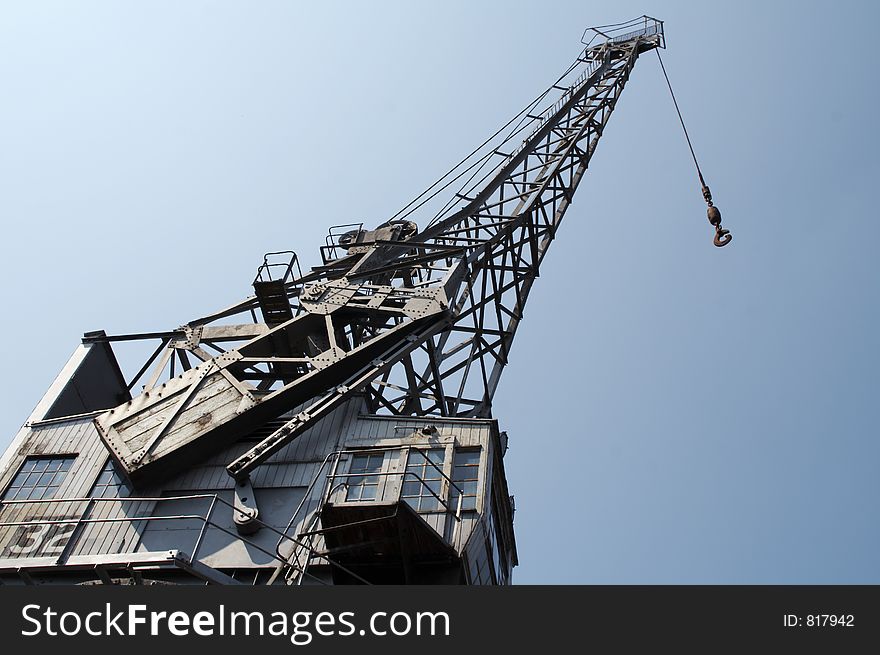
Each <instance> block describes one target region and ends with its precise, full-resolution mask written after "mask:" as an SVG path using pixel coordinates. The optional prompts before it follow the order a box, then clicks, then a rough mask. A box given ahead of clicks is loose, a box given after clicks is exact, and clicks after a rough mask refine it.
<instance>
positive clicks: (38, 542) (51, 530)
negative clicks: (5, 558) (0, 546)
mask: <svg viewBox="0 0 880 655" xmlns="http://www.w3.org/2000/svg"><path fill="white" fill-rule="evenodd" d="M74 527H75V526H74V524H73V523H69V524H61V525H58V524H55V525H46V524H39V523H38V524H36V525H23V526H21V529H20V531H19V532H18V534H17V535H16V536H17V538H16V539H15V543H13V544H10V545H9V546H8V548H9V552H10V554H12V555H14V556H16V557H33V556H40V555H46V556H53V555H60V554H61V553H62V551H63V550H64V545H65V544H66V543H67V540H68V538H69V537H70V534H71V533H72V532H73V529H74Z"/></svg>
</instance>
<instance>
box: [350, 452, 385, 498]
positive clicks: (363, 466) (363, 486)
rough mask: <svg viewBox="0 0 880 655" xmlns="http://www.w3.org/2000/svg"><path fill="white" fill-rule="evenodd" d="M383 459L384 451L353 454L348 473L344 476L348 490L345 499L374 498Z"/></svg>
mask: <svg viewBox="0 0 880 655" xmlns="http://www.w3.org/2000/svg"><path fill="white" fill-rule="evenodd" d="M384 461H385V453H384V451H380V452H371V453H357V454H356V455H353V456H352V458H351V466H349V468H348V473H349V475H348V477H347V478H346V480H347V482H348V491H347V492H346V494H345V500H347V501H359V500H376V496H377V492H378V489H379V475H378V474H379V473H381V472H382V463H383V462H384ZM360 474H363V475H360ZM370 474H373V475H370Z"/></svg>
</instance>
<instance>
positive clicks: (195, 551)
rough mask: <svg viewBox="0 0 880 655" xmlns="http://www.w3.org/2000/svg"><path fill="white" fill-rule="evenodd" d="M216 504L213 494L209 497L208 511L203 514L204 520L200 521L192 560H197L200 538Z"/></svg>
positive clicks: (215, 495) (215, 497)
mask: <svg viewBox="0 0 880 655" xmlns="http://www.w3.org/2000/svg"><path fill="white" fill-rule="evenodd" d="M216 504H217V494H214V495H213V496H212V497H211V504H210V506H209V507H208V512H207V513H206V514H205V518H204V522H203V523H202V529H201V530H199V536H198V537H197V538H196V543H195V546H194V547H193V552H192V561H193V562H195V561H197V558H198V553H199V548H201V547H202V538H203V537H204V536H205V533H206V532H207V531H208V523H209V521H210V520H211V514H213V513H214V506H215V505H216Z"/></svg>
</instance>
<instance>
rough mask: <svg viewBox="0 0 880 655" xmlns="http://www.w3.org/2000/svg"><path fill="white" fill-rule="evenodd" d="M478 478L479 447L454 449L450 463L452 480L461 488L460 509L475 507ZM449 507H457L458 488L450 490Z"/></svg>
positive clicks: (454, 508) (453, 508)
mask: <svg viewBox="0 0 880 655" xmlns="http://www.w3.org/2000/svg"><path fill="white" fill-rule="evenodd" d="M479 479H480V449H479V448H461V449H457V450H456V451H455V459H454V460H453V465H452V481H453V482H454V483H455V485H456V486H457V487H458V488H459V489H461V491H462V494H461V496H462V497H461V509H462V510H468V509H476V508H477V482H478V481H479ZM449 495H450V503H449V506H450V508H451V509H452V510H453V511H455V510H456V508H457V507H458V490H457V489H456V488H455V487H453V488H452V491H451V492H450V494H449Z"/></svg>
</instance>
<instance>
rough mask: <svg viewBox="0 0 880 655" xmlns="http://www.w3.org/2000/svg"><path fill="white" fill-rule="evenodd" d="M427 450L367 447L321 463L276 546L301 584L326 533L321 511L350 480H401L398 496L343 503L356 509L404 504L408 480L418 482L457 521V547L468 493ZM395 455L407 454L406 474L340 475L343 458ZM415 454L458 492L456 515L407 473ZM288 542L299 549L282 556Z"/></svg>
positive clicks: (404, 460)
mask: <svg viewBox="0 0 880 655" xmlns="http://www.w3.org/2000/svg"><path fill="white" fill-rule="evenodd" d="M426 450H430V449H421V448H418V447H416V446H390V447H389V446H371V447H366V448H357V449H347V450H338V451H334V452H332V453H329V454H328V455H327V456H326V457H325V458H324V459H323V461H322V462H321V465H320V466H319V467H318V470H317V472H316V473H315V476H314V477H313V478H312V481H311V483H310V484H309V486H308V488H307V489H306V492H305V495H304V496H303V499H302V500H301V501H300V503H299V505H298V506H297V508H296V510H295V511H294V513H293V515H292V516H291V518H290V521H289V522H288V524H287V527H286V528H285V529H284V532H283V535H284V539H279V540H278V543H277V544H276V546H275V553H276V555H277V559H279V560H283V561H285V562H286V563H287V565H289V566H291V567H292V568H294V569H296V570H297V571H298V572H299V574H300V576H299V579H298V580H297V581H296V582H297V583H298V584H301V583H302V580H303V576H305V575H308V574H307V570H308V568H309V564H310V562H311V560H312V558H313V557H314V555H315V554H316V550H315V538H316V537H318V536H319V535H321V534H322V532H323V530H322V529H316V527H317V526H318V524H319V523H320V519H321V510H322V509H323V508H324V506H325V505H326V504H327V503H328V502H331V497H332V496H333V495H334V494H335V493H336V492H337V491H338V490H339V489H340V488H344V489H346V492H347V489H348V487H349V484H348V480H349V479H350V478H372V477H376V478H378V477H389V478H393V477H397V478H399V479H400V484H399V485H398V487H397V489H396V493H394V494H393V495H390V496H389V495H386V494H385V493H383V494H382V496H381V497H377V498H374V499H369V500H344V501H342V502H343V503H344V504H346V505H356V504H358V503H367V502H374V503H378V502H382V503H389V502H394V503H396V502H400V501H401V500H405V498H403V497H402V496H403V482H404V480H405V479H406V478H407V477H409V478H414V479H415V480H416V481H417V482H419V483H420V484H421V485H422V486H424V487H425V488H426V489H427V490H428V491H429V492H430V494H431V496H433V497H434V498H435V499H436V500H437V501H438V502H439V503H440V505H441V506H442V507H443V509H444V510H445V513H446V514H448V515H451V516H452V518H454V519H455V524H454V526H453V531H452V535H451V537H450V541H451V542H452V544H453V545H454V544H455V541H456V538H457V536H458V530H459V524H460V522H461V510H462V502H463V499H464V495H465V494H464V490H463V489H462V488H461V487H459V486H458V485H457V484H456V483H455V482H454V481H453V480H452V479H451V478H450V477H449V476H448V475H446V474H445V473H444V472H443V470H442V469H441V468H440V467H438V466H437V464H436V463H435V462H432V461H431V460H430V458H429V457H428V456H427V454H426V452H425V451H426ZM394 451H398V452H400V453H401V454H402V455H403V454H405V458H402V464H403V467H404V469H403V470H402V471H379V472H375V473H372V472H350V471H349V472H348V473H337V471H338V467H339V464H340V462H341V461H342V460H343V457H345V456H349V455H358V454H365V453H376V454H378V453H382V454H385V453H389V452H394ZM412 452H416V453H418V454H419V455H421V456H422V458H423V459H424V461H426V462H427V463H428V464H430V465H431V467H432V468H434V469H435V470H436V471H437V472H438V473H439V474H440V476H441V478H442V479H443V480H445V481H446V482H447V483H448V489H449V490H450V491H451V490H453V489H454V490H455V491H457V492H458V493H457V496H458V498H457V502H456V508H455V510H454V511H453V509H452V508H451V507H450V505H449V503H448V502H447V501H446V500H444V499H443V498H442V497H441V496H440V495H439V494H437V493H436V492H434V490H433V489H431V487H430V485H428V484H427V482H428V481H426V480H424V479H423V478H422V477H421V476H419V475H418V474H417V473H415V472H414V471H408V470H406V469H407V466H408V464H409V456H410V453H412ZM328 466H329V467H330V468H329V471H328V472H327V473H325V470H327V468H328ZM337 480H344V481H343V482H340V483H337V482H336V481H337ZM319 482H320V487H321V491H320V493H319V494H317V497H316V496H315V494H314V492H315V489H316V487H317V485H318V483H319ZM310 501H311V502H310ZM307 504H313V505H314V506H315V508H314V510H313V511H312V513H311V516H309V517H308V518H307V517H306V516H305V515H303V516H302V518H300V514H301V512H302V511H303V508H304V507H306V506H307ZM431 511H432V513H436V510H431ZM300 521H301V525H302V527H301V529H300V530H299V531H298V533H297V537H296V538H295V539H294V538H291V537H290V536H289V534H288V533H289V532H290V531H291V530H292V529H293V528H294V526H296V525H297V524H298V523H300ZM343 527H344V526H343ZM285 540H289V541H290V542H293V543H295V544H296V546H295V547H294V549H293V552H292V553H291V554H290V555H287V556H285V555H284V554H283V553H282V552H281V549H282V547H283V545H284V543H285ZM306 552H307V553H308V554H307V556H306V557H305V562H304V563H302V564H299V559H300V558H301V557H302V556H303V555H304V554H305V553H306ZM322 557H324V559H327V560H328V561H330V562H331V564H332V563H333V562H332V561H331V560H330V558H328V557H326V555H322ZM310 577H313V576H310ZM356 577H358V578H359V576H356Z"/></svg>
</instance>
